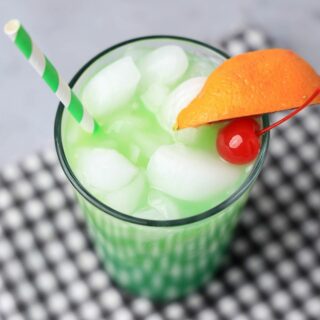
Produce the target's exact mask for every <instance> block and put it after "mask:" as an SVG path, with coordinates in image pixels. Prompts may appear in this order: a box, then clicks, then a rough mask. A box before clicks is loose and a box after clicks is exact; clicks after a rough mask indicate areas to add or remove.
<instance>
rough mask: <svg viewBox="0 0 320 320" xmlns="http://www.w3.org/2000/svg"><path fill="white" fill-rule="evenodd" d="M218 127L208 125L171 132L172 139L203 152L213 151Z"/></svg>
mask: <svg viewBox="0 0 320 320" xmlns="http://www.w3.org/2000/svg"><path fill="white" fill-rule="evenodd" d="M219 128H220V125H217V124H215V125H208V126H201V127H198V128H185V129H181V130H176V131H173V133H172V134H173V138H174V140H175V141H176V142H181V143H183V144H185V145H188V146H194V147H196V148H199V149H200V148H201V149H205V150H212V151H214V150H215V148H216V147H215V142H216V139H217V138H216V136H217V133H218V130H219Z"/></svg>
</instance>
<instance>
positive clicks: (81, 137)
mask: <svg viewBox="0 0 320 320" xmlns="http://www.w3.org/2000/svg"><path fill="white" fill-rule="evenodd" d="M225 59H226V56H225V55H224V54H223V53H221V52H220V51H218V50H216V49H214V48H211V47H209V46H207V45H205V44H201V43H198V42H195V41H191V40H188V39H181V38H174V37H172V38H171V37H150V38H143V39H137V40H133V41H130V42H127V43H123V44H121V45H118V46H115V47H113V48H111V49H108V50H106V51H105V52H103V53H102V54H100V55H98V56H97V57H95V58H94V59H93V60H91V61H90V62H89V63H88V64H87V65H86V66H84V68H82V69H81V70H80V72H79V73H78V74H77V75H76V77H75V78H74V79H73V84H74V89H75V91H76V92H77V93H78V96H79V97H80V98H81V100H82V102H83V103H84V105H85V107H86V108H87V109H88V111H89V112H90V113H91V114H92V115H93V116H94V117H95V119H97V120H98V122H99V123H100V124H101V125H102V127H103V130H102V131H101V132H98V133H97V134H95V135H89V134H87V133H85V132H83V131H82V130H81V128H80V127H79V126H78V124H77V123H76V122H75V121H74V119H72V118H71V117H70V116H69V115H68V114H67V113H65V112H63V108H62V106H60V108H59V110H58V113H57V117H56V126H55V136H56V146H57V152H58V155H59V158H60V162H61V164H62V167H63V169H64V171H65V173H66V174H67V176H68V178H69V179H70V181H71V183H72V184H73V185H74V187H75V189H76V190H77V198H78V201H79V204H80V206H81V208H82V209H83V212H84V214H85V218H86V221H87V224H88V228H89V232H90V234H91V236H92V239H93V242H94V244H95V246H96V249H97V252H98V254H99V256H100V258H101V259H102V261H103V263H104V265H105V267H106V269H107V271H108V272H109V274H110V275H111V276H112V278H113V279H114V280H115V281H116V282H117V283H119V284H120V285H121V286H123V287H124V288H126V289H127V290H128V291H130V292H133V293H136V294H141V295H144V296H147V297H151V298H154V299H159V300H165V299H172V298H176V297H180V296H183V295H185V294H187V293H188V292H191V291H192V290H194V289H195V288H197V287H199V286H200V285H202V284H204V283H205V282H206V281H207V280H208V279H209V278H210V277H211V276H212V274H213V272H214V271H215V270H216V268H217V266H218V265H219V263H220V261H221V257H222V256H223V253H224V251H225V248H226V247H227V245H228V243H229V242H230V239H231V237H232V233H233V230H234V227H235V225H236V223H237V221H238V217H239V214H240V212H241V208H242V207H243V205H244V204H245V201H246V199H247V197H248V193H249V190H250V188H251V186H252V184H253V182H254V181H255V179H256V177H257V175H258V173H259V172H260V170H261V166H262V163H263V160H264V157H265V153H266V149H267V141H268V136H265V137H264V138H263V144H262V148H261V153H260V154H259V156H258V158H257V160H256V162H255V163H252V164H249V165H244V166H236V165H231V164H228V163H226V162H224V161H223V160H221V159H220V158H219V156H218V154H217V152H216V150H215V140H216V134H217V131H218V129H219V128H220V127H221V125H222V124H214V125H211V126H204V127H200V128H196V129H194V128H191V129H183V130H181V131H177V132H176V131H174V130H173V129H172V128H173V125H174V123H175V119H176V116H177V114H178V113H179V111H180V110H181V109H182V108H184V107H185V106H186V105H187V104H188V103H189V102H190V101H191V100H192V99H193V98H194V97H195V96H196V95H197V94H198V93H199V92H200V90H201V88H202V86H203V85H204V82H205V80H206V76H207V75H209V74H210V73H211V72H212V71H213V70H214V68H216V67H217V66H218V65H219V64H220V63H221V62H222V61H224V60H225ZM263 122H264V125H266V122H267V119H263Z"/></svg>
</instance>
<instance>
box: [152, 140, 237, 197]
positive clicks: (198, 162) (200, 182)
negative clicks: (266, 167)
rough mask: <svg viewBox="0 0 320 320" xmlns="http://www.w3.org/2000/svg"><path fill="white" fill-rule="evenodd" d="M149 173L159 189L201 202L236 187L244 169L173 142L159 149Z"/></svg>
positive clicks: (154, 185)
mask: <svg viewBox="0 0 320 320" xmlns="http://www.w3.org/2000/svg"><path fill="white" fill-rule="evenodd" d="M147 176H148V179H149V182H150V185H151V187H153V188H155V189H158V190H160V191H162V192H164V193H167V194H169V195H170V196H173V197H175V198H178V199H182V200H187V201H200V200H205V199H208V198H210V197H213V196H214V195H215V194H217V193H219V192H221V191H223V190H226V189H232V188H233V187H234V185H235V184H236V183H237V182H238V181H239V178H240V177H241V168H240V167H239V166H234V165H231V164H228V163H226V162H224V161H222V160H220V159H218V158H217V157H215V156H214V155H213V153H210V152H206V151H201V150H195V149H192V148H190V147H186V146H184V145H181V144H173V145H167V146H161V147H160V148H159V149H158V150H157V151H155V153H154V154H153V155H152V157H151V159H150V162H149V164H148V167H147Z"/></svg>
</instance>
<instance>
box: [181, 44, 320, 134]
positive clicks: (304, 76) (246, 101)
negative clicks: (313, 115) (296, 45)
mask: <svg viewBox="0 0 320 320" xmlns="http://www.w3.org/2000/svg"><path fill="white" fill-rule="evenodd" d="M318 87H320V77H319V75H318V74H317V73H316V71H315V70H314V69H313V68H312V67H311V66H310V65H309V64H308V63H307V62H306V61H305V60H304V59H303V58H301V57H300V56H298V55H297V54H296V53H294V52H292V51H290V50H286V49H267V50H258V51H253V52H249V53H244V54H241V55H238V56H235V57H233V58H231V59H229V60H227V61H225V62H224V63H222V64H221V65H220V66H219V67H218V68H217V69H215V70H214V71H213V72H212V73H211V75H210V76H209V77H208V79H207V81H206V83H205V85H204V87H203V89H202V91H201V92H200V94H199V95H198V96H197V97H196V98H195V99H194V100H193V101H192V102H191V103H190V104H189V105H188V106H187V107H186V108H185V109H183V110H182V111H181V112H180V113H179V115H178V118H177V123H176V127H177V128H178V129H182V128H187V127H196V126H199V125H202V124H207V123H210V122H214V121H220V120H227V119H232V118H239V117H244V116H251V115H259V114H263V113H270V112H275V111H280V110H286V109H292V108H295V107H298V106H300V105H302V104H303V103H304V101H305V100H306V99H307V98H308V97H309V96H310V95H311V94H312V93H313V92H314V90H315V89H316V88H318ZM313 103H320V98H317V99H316V100H315V101H314V102H313Z"/></svg>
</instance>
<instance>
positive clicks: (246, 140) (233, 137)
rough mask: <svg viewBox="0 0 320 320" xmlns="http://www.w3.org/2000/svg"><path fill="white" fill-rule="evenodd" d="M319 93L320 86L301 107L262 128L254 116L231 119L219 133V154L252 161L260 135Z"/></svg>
mask: <svg viewBox="0 0 320 320" xmlns="http://www.w3.org/2000/svg"><path fill="white" fill-rule="evenodd" d="M318 94H320V88H318V89H316V90H315V91H314V92H313V94H312V95H311V96H310V97H309V98H308V99H307V100H306V101H305V103H304V104H303V105H301V106H300V107H299V108H297V109H295V110H294V111H292V112H290V113H289V114H288V115H286V116H285V117H283V118H282V119H280V120H279V121H277V122H275V123H273V124H272V125H270V126H268V127H266V128H264V129H261V130H260V129H259V124H258V123H257V121H256V120H255V119H254V118H250V117H246V118H237V119H233V120H231V121H230V122H229V123H228V124H227V125H226V126H225V127H223V128H222V129H220V131H219V133H218V137H217V150H218V153H219V155H220V156H221V157H222V158H223V159H224V160H226V161H228V162H230V163H232V164H239V165H241V164H246V163H250V162H251V161H253V160H254V159H255V158H256V157H257V155H258V153H259V150H260V136H262V135H263V134H265V133H266V132H268V131H270V130H271V129H273V128H275V127H277V126H278V125H280V124H282V123H283V122H285V121H287V120H289V119H290V118H292V117H294V116H295V115H296V114H297V113H298V112H300V111H301V110H302V109H304V108H306V107H307V106H308V105H310V103H311V102H312V101H313V100H314V99H315V98H316V97H317V96H318Z"/></svg>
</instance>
